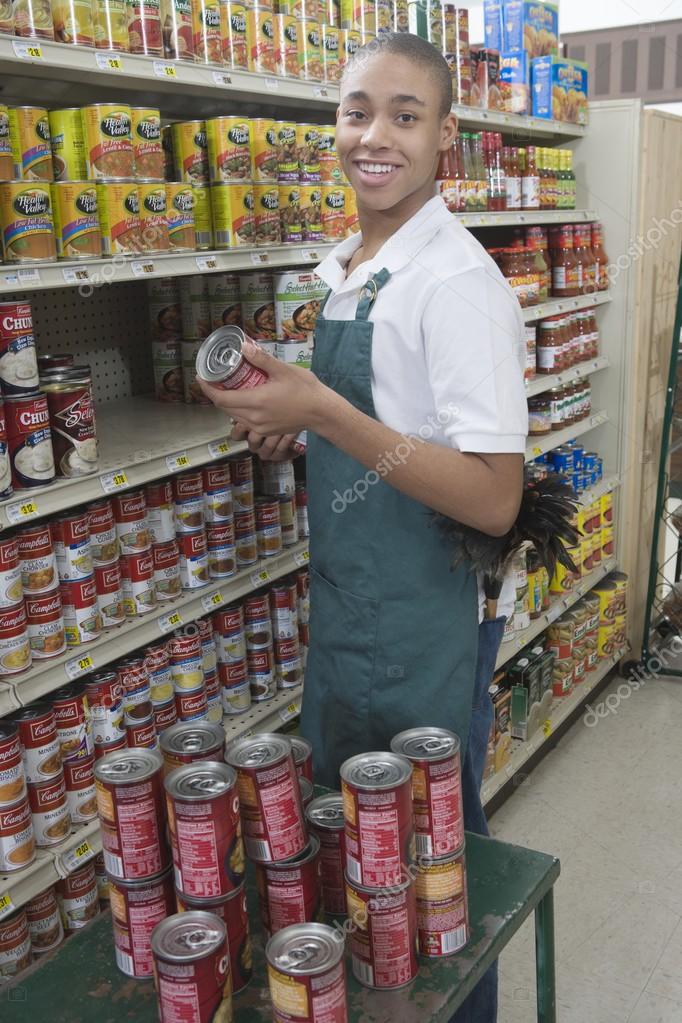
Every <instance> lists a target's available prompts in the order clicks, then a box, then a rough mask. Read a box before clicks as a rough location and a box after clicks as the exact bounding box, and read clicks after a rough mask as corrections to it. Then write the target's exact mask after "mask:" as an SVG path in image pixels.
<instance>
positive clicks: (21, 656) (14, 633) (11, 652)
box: [0, 601, 31, 676]
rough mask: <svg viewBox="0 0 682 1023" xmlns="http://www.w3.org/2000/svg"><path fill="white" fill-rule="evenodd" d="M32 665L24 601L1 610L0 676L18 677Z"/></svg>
mask: <svg viewBox="0 0 682 1023" xmlns="http://www.w3.org/2000/svg"><path fill="white" fill-rule="evenodd" d="M30 665H31V644H30V641H29V635H28V622H27V619H26V607H25V604H24V602H23V601H22V602H21V603H20V604H16V605H15V606H14V607H9V608H2V609H1V610H0V676H2V675H16V674H18V673H19V672H21V671H25V670H26V668H29V667H30Z"/></svg>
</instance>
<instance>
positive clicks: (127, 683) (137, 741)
mask: <svg viewBox="0 0 682 1023" xmlns="http://www.w3.org/2000/svg"><path fill="white" fill-rule="evenodd" d="M117 674H118V677H119V680H120V683H121V691H122V700H123V723H124V725H125V730H126V738H127V743H128V746H129V747H130V748H132V749H138V748H141V747H144V748H146V749H156V748H157V747H158V738H157V732H156V723H155V720H154V705H153V704H152V688H151V682H150V680H149V672H148V671H147V665H146V663H145V658H144V657H141V656H137V657H130V658H128V659H127V660H125V661H121V662H119V664H118V665H117Z"/></svg>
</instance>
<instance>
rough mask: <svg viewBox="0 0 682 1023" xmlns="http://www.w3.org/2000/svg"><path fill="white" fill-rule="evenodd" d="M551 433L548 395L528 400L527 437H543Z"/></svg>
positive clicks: (540, 395)
mask: <svg viewBox="0 0 682 1023" xmlns="http://www.w3.org/2000/svg"><path fill="white" fill-rule="evenodd" d="M551 432H552V413H551V407H550V399H549V395H548V394H538V395H537V396H536V397H535V398H529V399H528V435H529V436H530V437H543V436H545V435H546V434H548V433H551Z"/></svg>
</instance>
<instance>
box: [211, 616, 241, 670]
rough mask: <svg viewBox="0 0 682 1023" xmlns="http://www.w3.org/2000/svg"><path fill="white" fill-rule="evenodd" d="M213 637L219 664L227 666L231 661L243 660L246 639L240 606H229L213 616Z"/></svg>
mask: <svg viewBox="0 0 682 1023" xmlns="http://www.w3.org/2000/svg"><path fill="white" fill-rule="evenodd" d="M213 635H214V636H215V641H216V649H217V652H218V662H219V663H221V662H222V663H223V664H229V663H230V662H231V661H243V660H244V658H245V657H246V639H245V636H244V607H243V605H242V604H231V605H230V606H228V607H226V608H223V610H222V611H218V613H217V614H215V615H214V616H213Z"/></svg>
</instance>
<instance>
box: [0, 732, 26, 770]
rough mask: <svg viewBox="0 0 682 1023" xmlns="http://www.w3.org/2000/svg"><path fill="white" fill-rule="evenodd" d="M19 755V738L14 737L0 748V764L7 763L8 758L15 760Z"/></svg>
mask: <svg viewBox="0 0 682 1023" xmlns="http://www.w3.org/2000/svg"><path fill="white" fill-rule="evenodd" d="M20 756H21V746H20V745H19V738H18V737H16V738H15V739H13V741H12V743H11V744H10V745H9V746H6V747H5V748H4V749H0V764H7V763H9V761H10V760H16V758H17V757H20Z"/></svg>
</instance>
